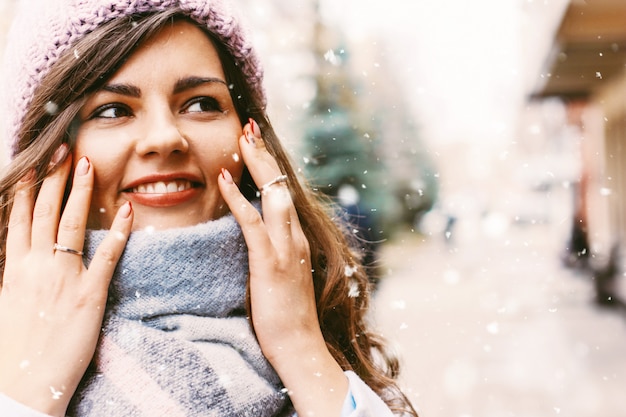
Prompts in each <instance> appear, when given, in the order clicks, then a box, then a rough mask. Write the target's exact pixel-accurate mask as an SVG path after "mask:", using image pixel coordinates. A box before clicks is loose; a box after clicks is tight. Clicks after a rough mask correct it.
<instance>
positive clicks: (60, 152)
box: [50, 143, 69, 166]
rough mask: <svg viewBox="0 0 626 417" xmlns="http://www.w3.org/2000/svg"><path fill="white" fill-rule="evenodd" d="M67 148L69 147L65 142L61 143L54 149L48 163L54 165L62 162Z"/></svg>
mask: <svg viewBox="0 0 626 417" xmlns="http://www.w3.org/2000/svg"><path fill="white" fill-rule="evenodd" d="M68 150H69V147H68V146H67V143H62V144H61V146H59V147H58V148H57V150H56V151H54V155H52V159H50V165H52V166H55V165H58V164H60V163H61V162H63V161H64V160H65V158H66V157H67V154H68V152H67V151H68Z"/></svg>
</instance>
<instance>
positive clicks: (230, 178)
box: [222, 168, 233, 184]
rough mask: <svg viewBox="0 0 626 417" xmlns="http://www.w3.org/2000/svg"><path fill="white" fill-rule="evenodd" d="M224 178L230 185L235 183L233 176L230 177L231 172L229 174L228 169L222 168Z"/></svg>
mask: <svg viewBox="0 0 626 417" xmlns="http://www.w3.org/2000/svg"><path fill="white" fill-rule="evenodd" d="M222 178H223V179H224V181H226V182H227V183H228V184H232V183H233V176H232V175H230V172H228V170H227V169H226V168H222Z"/></svg>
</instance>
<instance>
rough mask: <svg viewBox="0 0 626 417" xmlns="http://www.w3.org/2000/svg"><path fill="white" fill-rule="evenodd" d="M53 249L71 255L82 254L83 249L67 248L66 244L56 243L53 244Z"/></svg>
mask: <svg viewBox="0 0 626 417" xmlns="http://www.w3.org/2000/svg"><path fill="white" fill-rule="evenodd" d="M53 249H54V250H60V251H61V252H67V253H71V254H72V255H78V256H83V251H82V250H76V249H72V248H68V247H67V246H63V245H59V244H58V243H55V244H54V246H53Z"/></svg>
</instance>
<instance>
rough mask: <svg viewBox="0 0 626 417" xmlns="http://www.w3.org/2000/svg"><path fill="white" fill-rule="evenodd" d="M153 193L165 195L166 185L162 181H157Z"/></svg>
mask: <svg viewBox="0 0 626 417" xmlns="http://www.w3.org/2000/svg"><path fill="white" fill-rule="evenodd" d="M154 192H155V193H157V194H165V193H166V192H167V185H165V183H164V182H163V181H159V182H157V183H156V184H154Z"/></svg>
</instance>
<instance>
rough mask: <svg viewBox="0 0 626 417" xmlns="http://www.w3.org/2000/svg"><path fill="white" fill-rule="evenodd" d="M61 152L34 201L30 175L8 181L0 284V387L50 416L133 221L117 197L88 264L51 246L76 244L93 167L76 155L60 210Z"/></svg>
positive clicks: (64, 399)
mask: <svg viewBox="0 0 626 417" xmlns="http://www.w3.org/2000/svg"><path fill="white" fill-rule="evenodd" d="M66 154H68V150H67V146H66V145H62V146H61V147H60V148H59V149H58V150H57V153H56V154H55V157H54V158H53V161H57V163H58V166H57V167H56V169H54V170H53V172H52V173H51V174H50V175H49V176H48V177H47V178H46V179H45V180H44V181H43V184H42V186H41V190H40V192H39V195H38V197H37V198H36V201H35V193H34V179H33V175H29V176H27V177H26V178H24V179H22V180H21V181H20V182H19V183H18V184H17V185H16V193H15V199H14V202H13V208H12V210H11V214H10V218H9V226H8V236H7V241H6V263H5V270H4V276H3V283H2V288H1V290H0V392H2V393H4V394H5V395H7V396H9V397H11V398H13V399H15V400H17V401H18V402H21V403H23V404H24V405H26V406H29V407H31V408H33V409H35V410H38V411H41V412H43V413H47V414H50V415H52V416H64V415H65V411H66V409H67V406H68V404H69V401H70V399H71V397H72V395H73V394H74V391H75V390H76V387H77V386H78V383H79V382H80V379H81V378H82V376H83V374H84V372H85V370H86V369H87V366H88V364H89V362H90V361H91V359H92V357H93V354H94V352H95V349H96V344H97V341H98V337H99V334H100V328H101V325H102V319H103V315H104V310H105V304H106V300H107V293H108V287H109V282H110V280H111V277H112V275H113V271H114V270H115V266H116V264H117V262H118V260H119V257H120V256H121V253H122V251H123V250H124V247H125V245H126V241H127V240H128V236H129V234H130V230H131V225H132V222H133V213H132V207H131V205H130V203H125V204H124V205H123V206H122V207H120V209H119V210H118V213H117V216H116V217H115V220H114V222H113V225H112V227H111V230H110V232H109V234H108V235H107V237H106V239H105V240H104V241H103V242H102V244H101V245H100V246H99V247H98V249H97V251H96V254H95V256H94V258H93V260H92V262H91V264H90V266H89V269H87V268H86V267H85V265H84V263H83V259H82V256H80V255H77V254H73V253H68V252H64V251H61V250H56V251H55V250H54V244H55V243H58V244H59V245H63V246H65V247H68V248H72V249H75V250H78V251H82V250H83V243H84V237H85V228H86V223H87V215H88V212H89V204H90V201H91V193H92V189H93V185H94V171H93V167H92V166H91V164H90V163H89V161H88V159H87V158H82V159H81V160H79V161H78V163H77V165H76V168H75V170H74V177H73V182H72V183H73V185H72V189H71V192H70V195H69V198H68V201H67V204H66V206H65V208H64V210H63V213H62V214H61V205H62V200H63V194H64V191H65V187H66V183H67V179H68V177H69V175H70V172H71V169H72V158H71V155H68V156H67V157H65V155H66ZM61 161H62V162H61Z"/></svg>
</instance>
